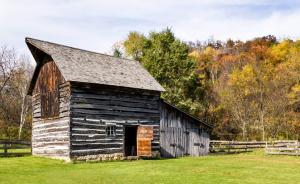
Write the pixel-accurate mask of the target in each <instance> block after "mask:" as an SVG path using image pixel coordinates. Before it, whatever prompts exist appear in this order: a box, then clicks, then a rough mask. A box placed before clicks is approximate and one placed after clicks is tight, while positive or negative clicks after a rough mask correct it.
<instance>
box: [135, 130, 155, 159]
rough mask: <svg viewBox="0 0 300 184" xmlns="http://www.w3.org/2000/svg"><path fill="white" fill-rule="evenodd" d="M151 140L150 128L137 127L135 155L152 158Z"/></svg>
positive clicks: (151, 132)
mask: <svg viewBox="0 0 300 184" xmlns="http://www.w3.org/2000/svg"><path fill="white" fill-rule="evenodd" d="M152 140H153V127H152V126H143V125H141V126H138V129H137V155H138V156H147V157H150V156H152V151H151V150H152V149H151V141H152Z"/></svg>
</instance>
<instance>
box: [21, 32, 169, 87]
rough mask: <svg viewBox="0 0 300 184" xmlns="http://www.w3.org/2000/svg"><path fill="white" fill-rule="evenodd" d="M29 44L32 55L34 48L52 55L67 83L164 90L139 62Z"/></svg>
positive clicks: (36, 42)
mask: <svg viewBox="0 0 300 184" xmlns="http://www.w3.org/2000/svg"><path fill="white" fill-rule="evenodd" d="M26 43H27V45H28V46H29V48H31V49H30V50H31V52H33V51H32V47H33V48H34V47H35V48H37V49H39V50H41V51H43V52H45V53H46V54H48V55H50V56H51V57H52V59H53V60H54V62H55V63H56V65H57V67H58V68H59V69H60V71H61V73H62V75H63V77H64V78H65V80H66V81H74V82H84V83H94V84H103V85H111V86H122V87H129V88H138V89H146V90H153V91H164V88H163V87H162V86H161V85H160V84H159V83H158V82H157V81H156V80H155V79H154V78H153V77H152V76H151V75H150V74H149V72H148V71H147V70H146V69H145V68H143V66H141V64H140V63H139V62H138V61H134V60H129V59H121V58H116V57H113V56H109V55H105V54H100V53H96V52H91V51H86V50H81V49H77V48H73V47H69V46H64V45H60V44H56V43H51V42H47V41H42V40H37V39H32V38H26ZM33 54H34V53H33ZM37 62H38V61H37ZM31 86H32V85H31Z"/></svg>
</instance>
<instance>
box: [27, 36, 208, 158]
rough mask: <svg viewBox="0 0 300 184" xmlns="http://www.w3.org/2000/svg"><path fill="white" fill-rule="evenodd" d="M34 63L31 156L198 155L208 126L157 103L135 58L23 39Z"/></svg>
mask: <svg viewBox="0 0 300 184" xmlns="http://www.w3.org/2000/svg"><path fill="white" fill-rule="evenodd" d="M25 41H26V44H27V46H28V48H29V50H30V51H31V53H32V55H33V57H34V59H35V61H36V67H35V70H34V74H33V77H32V80H31V82H30V85H29V88H28V95H31V96H32V104H33V123H32V154H33V155H36V156H46V157H52V158H59V159H64V160H115V159H124V158H138V157H157V156H160V155H161V156H163V157H178V156H184V155H191V156H199V155H204V154H207V153H208V142H209V132H210V129H211V127H210V126H209V125H207V124H205V123H204V122H202V121H200V120H199V119H197V118H195V117H193V116H191V115H189V114H187V113H184V112H183V111H181V110H179V109H178V108H176V107H175V106H172V105H171V104H169V103H167V102H164V101H163V100H161V98H160V95H161V93H162V92H163V91H164V88H163V87H162V86H161V85H160V84H159V83H158V82H157V81H156V80H155V79H154V78H153V77H152V76H151V75H150V74H149V73H148V72H147V71H146V70H145V69H144V68H143V67H142V66H141V64H140V63H139V62H138V61H134V60H129V59H123V58H116V57H112V56H109V55H105V54H100V53H96V52H91V51H86V50H82V49H77V48H73V47H69V46H64V45H60V44H56V43H51V42H47V41H42V40H37V39H33V38H26V39H25Z"/></svg>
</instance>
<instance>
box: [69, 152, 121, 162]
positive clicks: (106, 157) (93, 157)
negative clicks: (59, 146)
mask: <svg viewBox="0 0 300 184" xmlns="http://www.w3.org/2000/svg"><path fill="white" fill-rule="evenodd" d="M72 160H74V161H109V160H124V154H123V153H113V154H99V155H86V156H76V157H73V158H72Z"/></svg>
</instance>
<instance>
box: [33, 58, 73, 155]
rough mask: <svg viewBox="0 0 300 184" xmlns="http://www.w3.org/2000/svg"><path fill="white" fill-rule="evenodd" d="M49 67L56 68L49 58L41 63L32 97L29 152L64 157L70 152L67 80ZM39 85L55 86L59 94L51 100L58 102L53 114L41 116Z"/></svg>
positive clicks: (51, 87) (68, 89) (44, 86)
mask: <svg viewBox="0 0 300 184" xmlns="http://www.w3.org/2000/svg"><path fill="white" fill-rule="evenodd" d="M46 59H48V58H46ZM50 66H51V67H50ZM51 68H52V69H56V66H55V64H54V62H51V61H50V62H47V63H46V64H44V65H42V67H41V72H40V74H39V78H38V80H37V83H36V86H35V90H34V94H33V98H32V102H33V103H32V105H33V123H32V154H33V155H37V156H48V157H53V158H61V159H65V160H68V159H69V153H70V151H69V150H70V149H69V147H70V146H69V145H70V141H69V140H70V138H69V132H70V131H69V130H70V126H69V122H70V118H69V109H70V108H69V98H70V86H69V83H65V82H64V81H63V78H62V76H61V75H58V74H60V73H59V72H57V70H56V71H55V72H53V70H51ZM45 71H49V72H45ZM54 75H58V76H54ZM50 79H51V80H50ZM43 88H47V90H48V89H55V88H56V90H57V91H58V92H59V94H60V95H59V96H58V99H57V100H58V102H55V103H57V105H58V113H57V114H56V115H55V117H51V118H50V117H48V118H45V117H43V116H42V112H41V109H42V107H41V104H44V102H42V100H44V99H41V91H43V90H45V89H43ZM49 112H55V111H49Z"/></svg>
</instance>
